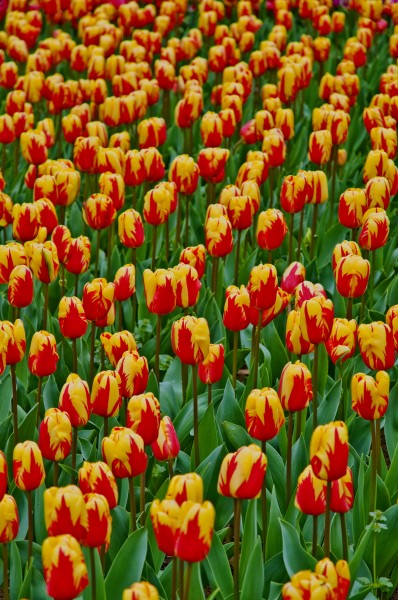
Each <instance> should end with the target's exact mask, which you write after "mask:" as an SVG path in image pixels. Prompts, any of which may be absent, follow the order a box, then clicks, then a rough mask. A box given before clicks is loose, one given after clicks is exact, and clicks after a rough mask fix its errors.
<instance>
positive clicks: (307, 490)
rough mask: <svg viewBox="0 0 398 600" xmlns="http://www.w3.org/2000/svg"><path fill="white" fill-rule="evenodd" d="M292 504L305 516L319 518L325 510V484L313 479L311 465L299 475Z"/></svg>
mask: <svg viewBox="0 0 398 600" xmlns="http://www.w3.org/2000/svg"><path fill="white" fill-rule="evenodd" d="M337 481H338V480H337ZM294 504H295V506H296V508H298V509H299V510H301V512H303V513H304V514H306V515H313V516H319V515H323V513H324V512H325V510H326V482H325V481H323V479H318V477H315V475H314V472H313V470H312V467H311V465H308V466H307V467H306V468H305V469H304V471H303V472H302V473H301V474H300V475H299V478H298V481H297V491H296V498H295V501H294Z"/></svg>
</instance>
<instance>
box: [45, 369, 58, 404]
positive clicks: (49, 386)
mask: <svg viewBox="0 0 398 600" xmlns="http://www.w3.org/2000/svg"><path fill="white" fill-rule="evenodd" d="M58 401H59V389H58V386H57V384H56V383H55V378H54V375H50V377H48V379H47V381H46V383H45V385H44V389H43V402H44V407H45V409H46V410H48V409H49V408H57V406H58Z"/></svg>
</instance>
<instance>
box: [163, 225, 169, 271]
mask: <svg viewBox="0 0 398 600" xmlns="http://www.w3.org/2000/svg"><path fill="white" fill-rule="evenodd" d="M164 230H165V245H166V248H165V253H166V262H167V264H169V260H170V251H169V250H170V225H169V219H167V221H166V223H165V224H164Z"/></svg>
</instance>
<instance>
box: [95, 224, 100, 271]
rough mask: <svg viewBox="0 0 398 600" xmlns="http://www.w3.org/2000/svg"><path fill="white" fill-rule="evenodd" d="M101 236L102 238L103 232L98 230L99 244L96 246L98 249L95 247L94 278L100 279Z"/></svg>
mask: <svg viewBox="0 0 398 600" xmlns="http://www.w3.org/2000/svg"><path fill="white" fill-rule="evenodd" d="M100 236H101V230H100V229H97V244H96V247H95V266H94V277H98V276H99V251H100Z"/></svg>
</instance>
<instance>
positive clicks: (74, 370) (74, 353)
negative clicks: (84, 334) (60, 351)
mask: <svg viewBox="0 0 398 600" xmlns="http://www.w3.org/2000/svg"><path fill="white" fill-rule="evenodd" d="M76 344H77V343H76V338H72V358H73V372H74V373H76V375H77V374H78V373H77V347H76Z"/></svg>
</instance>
